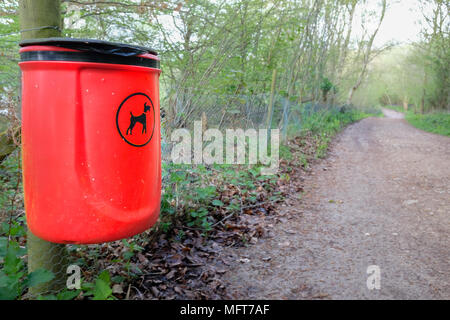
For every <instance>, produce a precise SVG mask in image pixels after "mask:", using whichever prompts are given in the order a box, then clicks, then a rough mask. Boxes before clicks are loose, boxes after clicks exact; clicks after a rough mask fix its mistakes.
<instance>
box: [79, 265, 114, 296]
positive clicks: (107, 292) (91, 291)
mask: <svg viewBox="0 0 450 320" xmlns="http://www.w3.org/2000/svg"><path fill="white" fill-rule="evenodd" d="M81 289H82V290H83V296H86V297H90V296H92V300H115V297H114V296H113V294H112V288H111V276H110V274H109V272H108V271H107V270H104V271H102V272H101V273H100V274H99V275H98V277H97V279H96V280H95V282H94V283H90V282H83V283H82V284H81Z"/></svg>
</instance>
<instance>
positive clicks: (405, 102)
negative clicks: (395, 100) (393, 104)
mask: <svg viewBox="0 0 450 320" xmlns="http://www.w3.org/2000/svg"><path fill="white" fill-rule="evenodd" d="M403 110H405V111H408V98H407V97H404V98H403Z"/></svg>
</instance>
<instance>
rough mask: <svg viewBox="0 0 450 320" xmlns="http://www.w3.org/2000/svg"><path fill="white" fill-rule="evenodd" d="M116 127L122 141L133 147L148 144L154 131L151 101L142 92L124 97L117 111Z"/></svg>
mask: <svg viewBox="0 0 450 320" xmlns="http://www.w3.org/2000/svg"><path fill="white" fill-rule="evenodd" d="M116 126H117V131H118V132H119V134H120V136H121V137H122V139H123V140H124V141H125V142H126V143H128V144H129V145H132V146H134V147H143V146H145V145H146V144H148V143H149V142H150V140H151V139H152V137H153V131H154V130H155V107H154V106H153V102H152V99H150V97H149V96H148V95H146V94H145V93H142V92H136V93H133V94H130V95H129V96H128V97H126V98H125V99H124V100H123V101H122V103H121V104H120V106H119V109H117V113H116Z"/></svg>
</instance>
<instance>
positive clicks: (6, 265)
mask: <svg viewBox="0 0 450 320" xmlns="http://www.w3.org/2000/svg"><path fill="white" fill-rule="evenodd" d="M25 253H26V252H25V249H24V248H22V247H20V246H19V244H18V243H17V242H15V241H8V239H7V238H0V265H1V268H0V300H14V299H17V298H20V297H21V296H22V295H23V293H24V292H25V290H26V289H28V288H31V287H34V286H37V285H40V284H42V283H46V282H48V281H51V280H52V279H53V278H54V274H53V273H52V272H50V271H48V270H44V269H38V270H35V271H33V272H31V273H29V274H27V271H26V268H25V263H24V261H23V256H24V255H25Z"/></svg>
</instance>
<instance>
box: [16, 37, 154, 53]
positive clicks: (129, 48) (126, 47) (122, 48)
mask: <svg viewBox="0 0 450 320" xmlns="http://www.w3.org/2000/svg"><path fill="white" fill-rule="evenodd" d="M19 45H20V46H21V47H26V46H36V45H40V46H46V45H47V46H55V47H62V48H68V49H75V50H80V51H90V52H96V53H103V54H115V55H119V56H124V57H129V56H136V55H140V54H145V53H150V54H153V55H158V53H157V52H156V51H155V50H154V49H152V48H147V47H142V46H137V45H131V44H123V43H117V42H109V41H103V40H95V39H75V38H40V39H29V40H22V41H20V42H19Z"/></svg>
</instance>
